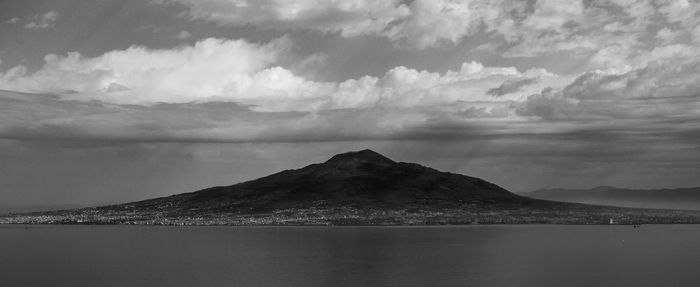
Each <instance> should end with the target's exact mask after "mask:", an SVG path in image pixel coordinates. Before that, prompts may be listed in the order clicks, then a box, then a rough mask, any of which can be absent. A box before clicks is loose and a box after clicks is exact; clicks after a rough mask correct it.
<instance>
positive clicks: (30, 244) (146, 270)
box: [0, 225, 700, 287]
mask: <svg viewBox="0 0 700 287" xmlns="http://www.w3.org/2000/svg"><path fill="white" fill-rule="evenodd" d="M699 243H700V225H645V226H642V227H641V228H638V229H634V228H632V227H630V226H557V225H506V226H464V227H146V226H21V225H5V226H0V260H1V261H0V286H27V287H31V286H58V287H60V286H71V287H73V286H153V287H157V286H697V284H698V282H700V272H698V271H697V270H698V267H700V244H699Z"/></svg>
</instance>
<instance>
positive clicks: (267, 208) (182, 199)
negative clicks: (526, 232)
mask: <svg viewBox="0 0 700 287" xmlns="http://www.w3.org/2000/svg"><path fill="white" fill-rule="evenodd" d="M610 218H614V219H615V222H620V223H637V222H653V223H670V222H674V223H675V222H683V223H697V222H700V212H696V213H689V212H676V211H653V210H652V211H650V210H635V209H624V208H611V207H600V206H589V205H582V204H574V203H560V202H551V201H545V200H539V199H532V198H528V197H523V196H519V195H516V194H513V193H511V192H509V191H507V190H505V189H503V188H501V187H499V186H497V185H495V184H493V183H490V182H487V181H485V180H482V179H479V178H475V177H470V176H465V175H460V174H454V173H449V172H441V171H438V170H435V169H432V168H428V167H424V166H422V165H419V164H414V163H403V162H395V161H393V160H391V159H388V158H386V157H384V156H383V155H380V154H378V153H376V152H374V151H371V150H362V151H357V152H348V153H343V154H338V155H335V156H333V157H332V158H331V159H329V160H328V161H326V162H324V163H318V164H312V165H309V166H306V167H303V168H300V169H294V170H285V171H282V172H279V173H275V174H272V175H269V176H266V177H262V178H259V179H256V180H251V181H247V182H243V183H238V184H234V185H230V186H218V187H212V188H208V189H204V190H200V191H196V192H191V193H183V194H177V195H173V196H169V197H162V198H156V199H150V200H144V201H139V202H132V203H126V204H120V205H110V206H102V207H94V208H83V209H76V210H69V211H51V212H38V213H31V214H24V215H16V216H6V217H0V223H92V224H178V225H179V224H186V225H190V224H192V225H220V224H223V225H246V224H469V223H575V224H591V223H598V224H600V223H608V222H609V219H610Z"/></svg>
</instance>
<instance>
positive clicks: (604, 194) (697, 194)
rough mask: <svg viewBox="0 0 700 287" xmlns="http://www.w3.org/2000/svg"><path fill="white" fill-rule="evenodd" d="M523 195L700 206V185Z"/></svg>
mask: <svg viewBox="0 0 700 287" xmlns="http://www.w3.org/2000/svg"><path fill="white" fill-rule="evenodd" d="M522 195H525V196H528V197H532V198H538V199H546V200H555V201H564V202H578V203H586V204H601V205H614V206H625V207H640V208H668V209H695V210H700V187H693V188H675V189H627V188H617V187H612V186H599V187H596V188H591V189H561V188H550V189H539V190H535V191H532V192H528V193H523V194H522Z"/></svg>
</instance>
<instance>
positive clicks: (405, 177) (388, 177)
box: [132, 150, 531, 211]
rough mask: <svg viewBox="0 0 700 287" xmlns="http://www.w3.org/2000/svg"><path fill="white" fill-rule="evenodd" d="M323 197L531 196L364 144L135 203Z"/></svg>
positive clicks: (239, 203)
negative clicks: (248, 177) (281, 168)
mask: <svg viewBox="0 0 700 287" xmlns="http://www.w3.org/2000/svg"><path fill="white" fill-rule="evenodd" d="M319 201H322V202H323V203H324V204H325V205H329V206H353V207H362V208H364V207H377V208H380V207H381V208H402V207H405V206H407V205H411V204H413V205H415V204H418V205H420V204H436V203H441V204H455V203H496V202H498V203H521V202H529V201H531V200H530V199H528V198H524V197H521V196H518V195H515V194H513V193H510V192H508V191H507V190H505V189H503V188H501V187H499V186H497V185H495V184H492V183H489V182H487V181H484V180H482V179H479V178H474V177H469V176H464V175H459V174H453V173H447V172H440V171H437V170H434V169H431V168H427V167H424V166H421V165H418V164H412V163H402V162H395V161H393V160H390V159H388V158H386V157H384V156H382V155H380V154H378V153H376V152H374V151H371V150H363V151H357V152H349V153H344V154H339V155H336V156H334V157H332V158H331V159H329V160H328V161H326V162H324V163H321V164H312V165H309V166H306V167H304V168H301V169H295V170H286V171H282V172H279V173H276V174H273V175H269V176H266V177H262V178H259V179H256V180H252V181H247V182H243V183H239V184H235V185H231V186H221V187H212V188H208V189H205V190H201V191H197V192H193V193H187V194H180V195H175V196H171V197H167V198H159V199H154V200H147V201H142V202H137V203H134V204H132V207H134V208H136V209H141V208H152V206H163V205H168V206H173V207H174V208H179V209H182V210H189V211H191V210H209V211H212V210H254V211H266V210H274V209H280V208H292V207H305V206H309V205H310V204H312V203H318V202H319ZM175 202H177V204H172V203H175Z"/></svg>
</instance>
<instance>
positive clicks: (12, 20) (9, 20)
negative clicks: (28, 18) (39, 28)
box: [4, 17, 20, 24]
mask: <svg viewBox="0 0 700 287" xmlns="http://www.w3.org/2000/svg"><path fill="white" fill-rule="evenodd" d="M19 21H20V19H19V18H18V17H12V18H10V19H7V20H5V22H4V23H7V24H17V23H19Z"/></svg>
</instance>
